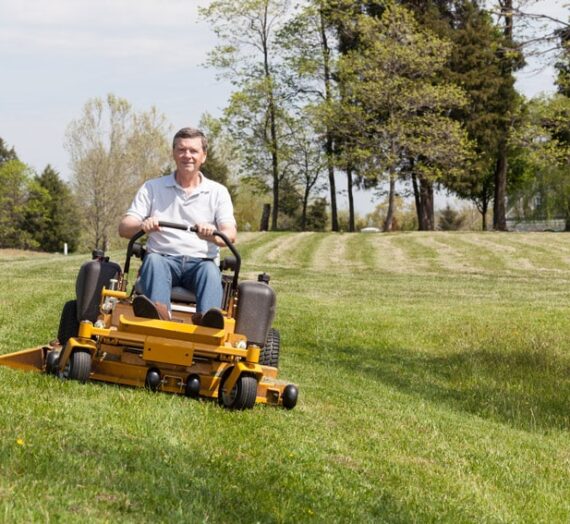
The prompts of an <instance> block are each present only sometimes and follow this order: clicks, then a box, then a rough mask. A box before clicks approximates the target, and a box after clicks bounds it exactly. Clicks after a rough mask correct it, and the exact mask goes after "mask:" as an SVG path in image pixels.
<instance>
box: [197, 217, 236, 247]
mask: <svg viewBox="0 0 570 524" xmlns="http://www.w3.org/2000/svg"><path fill="white" fill-rule="evenodd" d="M195 227H196V234H197V235H198V238H200V239H202V240H207V241H208V242H213V243H214V244H216V245H217V246H218V247H225V246H226V243H225V242H224V241H223V240H222V239H221V238H220V237H218V236H214V231H216V229H218V231H220V233H224V235H226V237H228V240H229V241H230V242H231V243H232V244H233V243H235V241H236V236H237V231H236V228H235V226H234V225H233V224H222V225H221V226H220V227H219V228H216V226H214V225H213V224H207V223H204V224H196V226H195Z"/></svg>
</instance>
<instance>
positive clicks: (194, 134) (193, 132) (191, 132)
mask: <svg viewBox="0 0 570 524" xmlns="http://www.w3.org/2000/svg"><path fill="white" fill-rule="evenodd" d="M179 138H199V139H200V140H201V142H202V149H203V150H204V153H207V152H208V139H207V138H206V135H205V134H204V133H202V131H200V130H199V129H196V128H194V127H183V128H182V129H181V130H180V131H178V132H177V133H176V134H175V135H174V138H173V140H172V149H174V148H175V147H176V141H177V140H178V139H179Z"/></svg>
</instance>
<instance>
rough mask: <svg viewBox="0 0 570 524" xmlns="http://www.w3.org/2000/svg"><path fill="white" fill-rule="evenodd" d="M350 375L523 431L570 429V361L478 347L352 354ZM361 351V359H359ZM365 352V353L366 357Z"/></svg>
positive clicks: (558, 357) (551, 356)
mask: <svg viewBox="0 0 570 524" xmlns="http://www.w3.org/2000/svg"><path fill="white" fill-rule="evenodd" d="M352 351H353V352H354V353H353V357H354V358H352V359H350V360H344V361H342V363H343V365H344V366H346V367H347V368H349V370H350V372H351V373H366V374H368V375H370V376H371V377H373V378H374V379H375V380H380V381H382V382H383V383H385V384H388V385H390V386H392V387H395V388H397V389H399V390H400V391H402V392H405V393H407V394H413V395H419V396H421V397H422V398H424V399H427V400H430V401H435V402H444V403H446V404H448V405H449V406H450V407H452V408H454V409H461V410H464V411H466V412H469V413H472V414H474V415H477V416H481V417H484V418H489V419H493V420H497V421H499V422H502V423H505V424H509V425H511V426H513V427H516V428H519V429H525V430H530V431H536V430H539V431H544V430H549V429H556V430H567V429H570V410H569V408H568V398H570V361H569V359H567V358H564V357H563V356H559V355H552V354H544V353H543V354H541V353H538V352H523V351H517V352H504V351H493V350H489V349H479V350H474V351H469V352H462V353H456V354H453V355H449V356H439V355H438V356H432V355H428V354H422V353H418V352H410V351H409V350H399V351H398V352H395V351H394V350H388V351H386V350H384V351H383V352H382V353H377V354H376V355H375V356H374V360H372V359H371V356H370V353H369V351H368V350H366V351H364V352H363V351H362V350H359V349H353V350H352ZM359 352H360V356H359ZM362 353H364V354H362Z"/></svg>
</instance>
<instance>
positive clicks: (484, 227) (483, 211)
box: [481, 200, 489, 231]
mask: <svg viewBox="0 0 570 524" xmlns="http://www.w3.org/2000/svg"><path fill="white" fill-rule="evenodd" d="M488 209H489V203H488V202H487V200H485V202H484V203H483V205H482V206H481V230H482V231H487V211H488Z"/></svg>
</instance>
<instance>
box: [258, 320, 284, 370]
mask: <svg viewBox="0 0 570 524" xmlns="http://www.w3.org/2000/svg"><path fill="white" fill-rule="evenodd" d="M280 350H281V336H280V335H279V331H278V330H277V329H275V328H271V329H270V330H269V331H268V332H267V338H266V339H265V345H264V346H263V347H262V348H261V351H260V352H259V363H260V364H261V365H262V366H271V367H274V368H276V367H279V351H280Z"/></svg>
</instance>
